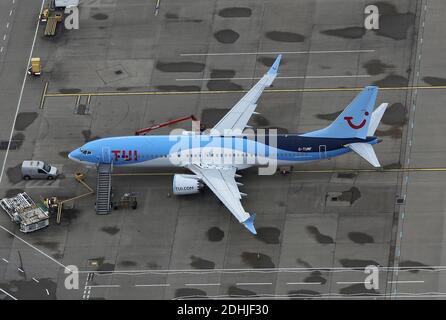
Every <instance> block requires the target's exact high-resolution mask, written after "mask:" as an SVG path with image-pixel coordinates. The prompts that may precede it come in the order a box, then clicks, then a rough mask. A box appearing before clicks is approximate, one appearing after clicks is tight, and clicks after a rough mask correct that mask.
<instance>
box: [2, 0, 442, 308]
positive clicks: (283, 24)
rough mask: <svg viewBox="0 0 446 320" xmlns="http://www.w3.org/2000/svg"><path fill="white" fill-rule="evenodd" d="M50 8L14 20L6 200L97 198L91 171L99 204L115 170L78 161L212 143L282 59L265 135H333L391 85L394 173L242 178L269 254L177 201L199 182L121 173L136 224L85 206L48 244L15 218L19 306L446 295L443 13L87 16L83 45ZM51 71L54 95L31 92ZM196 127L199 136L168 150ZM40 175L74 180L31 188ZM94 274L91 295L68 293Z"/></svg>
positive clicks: (9, 286) (345, 169) (398, 9)
mask: <svg viewBox="0 0 446 320" xmlns="http://www.w3.org/2000/svg"><path fill="white" fill-rule="evenodd" d="M41 6H42V3H39V2H32V3H28V2H27V3H24V2H22V1H20V0H15V1H12V0H10V1H9V3H7V2H4V3H3V4H1V5H0V50H1V52H0V97H1V100H2V104H1V110H2V117H0V161H1V162H0V165H2V166H3V167H2V171H1V175H0V196H2V197H4V196H11V195H14V194H16V193H18V192H20V191H22V190H24V191H26V192H27V193H28V194H30V195H31V196H32V197H33V198H34V199H36V200H38V199H40V198H44V197H48V196H57V197H60V198H70V197H74V196H76V195H80V194H82V193H84V192H85V190H84V187H83V186H82V185H80V184H79V183H77V182H76V181H75V180H74V178H73V174H74V173H75V172H76V171H78V170H83V171H84V172H85V173H86V183H87V184H89V185H90V186H92V187H93V188H95V186H96V172H95V170H94V169H91V168H90V169H85V168H81V167H79V165H78V164H76V163H74V162H72V161H70V160H69V159H68V158H67V154H68V153H69V151H71V150H73V149H75V148H77V147H79V146H81V145H82V144H84V143H85V142H87V141H91V140H93V139H97V138H103V137H108V136H120V135H132V134H133V133H134V132H135V131H136V130H137V129H140V128H144V127H148V126H151V125H154V124H157V123H161V122H165V121H167V120H171V119H175V118H179V117H183V116H187V115H191V114H193V115H195V116H196V117H197V118H199V119H200V120H201V121H202V122H203V123H204V124H205V125H206V126H207V127H212V126H213V125H214V124H215V123H216V122H217V121H218V120H219V119H220V118H221V117H222V116H223V115H224V114H225V112H227V110H229V109H230V108H231V107H232V106H233V105H234V104H235V103H236V102H237V101H238V100H239V99H240V98H241V96H242V95H243V92H245V91H246V90H249V88H250V87H251V86H252V85H253V84H254V83H255V82H256V80H257V78H259V77H261V76H262V75H263V73H264V72H265V71H266V70H267V69H268V67H269V66H270V65H271V63H272V62H273V60H274V58H275V56H276V55H277V54H278V53H282V54H283V62H282V64H281V66H280V74H279V77H278V78H277V79H276V81H275V82H274V84H273V87H272V88H270V89H269V90H267V91H266V92H265V93H264V94H263V96H262V98H261V99H260V100H259V104H258V108H257V111H258V112H260V115H255V116H253V118H252V119H251V121H250V124H251V125H252V126H253V127H255V128H277V129H278V130H279V132H306V131H310V130H315V129H318V128H321V127H324V126H326V125H328V124H329V123H330V121H332V120H334V119H335V118H336V116H337V115H338V113H339V112H340V111H341V110H342V109H343V108H344V107H345V106H346V105H348V103H349V102H350V101H351V100H352V99H353V97H354V96H355V94H356V93H357V92H358V91H359V90H361V88H362V87H364V86H367V85H378V86H379V87H380V88H381V90H380V92H379V96H378V99H377V105H379V104H380V103H383V102H388V103H389V106H390V107H389V108H388V110H387V111H386V114H385V115H384V118H383V121H382V123H381V125H380V127H379V128H378V131H377V135H378V136H380V137H382V138H383V142H382V143H380V144H379V145H377V146H376V148H375V150H376V153H377V154H378V157H379V159H380V162H381V164H382V165H383V167H384V169H383V170H382V171H379V170H374V169H371V168H370V166H369V165H368V164H367V163H365V162H364V161H363V160H362V159H361V158H359V157H358V156H356V155H354V154H348V155H345V156H342V157H338V158H335V159H330V160H326V161H322V162H314V163H308V164H304V165H299V166H296V167H294V168H293V171H292V172H291V173H289V174H287V175H280V174H276V175H272V176H258V175H257V171H256V170H254V169H249V170H247V171H245V172H242V175H243V177H242V178H241V179H240V181H241V182H243V184H244V186H243V187H241V191H242V192H245V193H247V194H248V197H246V198H244V200H243V205H244V207H245V209H246V210H247V211H249V212H255V213H257V220H256V227H257V230H258V236H256V237H253V236H252V235H250V234H249V233H248V232H247V231H246V230H245V229H244V227H243V226H242V225H240V224H239V223H237V222H236V221H235V219H234V218H233V217H232V216H231V215H230V213H229V212H228V211H227V210H226V209H225V207H224V206H223V205H222V204H220V203H219V202H218V201H217V199H216V198H215V196H214V195H212V194H211V192H210V191H208V190H207V191H205V192H204V193H202V194H198V195H191V196H184V197H176V196H173V195H171V194H172V176H173V174H174V173H175V172H182V170H177V171H172V170H157V171H150V172H149V171H134V170H124V169H122V170H120V171H116V170H115V175H114V176H113V190H114V195H115V197H116V198H117V197H119V196H121V195H122V194H123V193H126V192H134V193H136V195H137V197H138V208H137V209H136V210H132V209H120V210H113V211H112V212H111V213H110V214H109V215H105V216H100V215H96V214H95V211H94V201H95V198H94V196H90V197H85V198H83V199H80V200H78V201H76V202H75V206H74V208H73V209H68V210H64V211H63V214H62V220H61V223H60V224H57V223H56V218H55V217H53V216H52V217H51V221H50V226H49V227H48V228H46V229H43V230H40V231H37V232H34V233H30V234H23V233H21V232H20V231H19V230H18V226H16V225H15V224H14V223H13V222H11V221H10V220H9V217H8V216H7V215H6V214H0V299H85V300H87V299H91V300H93V299H188V298H212V299H219V298H238V299H242V298H253V297H256V298H259V299H261V298H277V299H332V298H343V299H406V298H409V299H414V298H416V299H419V298H433V297H434V298H444V297H445V295H446V291H445V290H444V286H445V285H446V283H445V281H444V280H443V277H442V274H443V273H444V272H445V271H446V270H445V269H446V267H445V263H444V261H443V260H444V257H443V246H444V244H445V240H444V239H443V237H444V236H443V235H444V233H445V232H446V229H445V227H444V198H445V197H444V191H443V190H446V188H445V187H444V182H443V180H444V179H443V175H444V174H445V173H444V171H446V169H445V167H446V163H445V161H444V159H443V157H442V154H444V152H446V147H444V146H443V139H442V134H443V127H444V124H443V117H442V113H444V111H443V108H442V104H441V102H442V101H443V99H444V98H443V97H444V96H445V94H446V92H445V91H446V90H445V89H446V65H445V63H444V59H443V56H442V54H441V52H442V51H443V48H444V45H445V43H444V42H445V40H444V39H443V38H442V34H441V32H440V30H442V26H443V25H444V24H445V22H444V19H442V16H441V12H443V11H444V7H445V6H446V4H444V3H443V2H442V1H439V0H430V1H426V0H423V1H422V0H418V1H415V0H405V1H385V2H384V1H382V2H378V3H377V6H378V8H379V11H380V14H381V16H380V29H379V30H366V29H364V27H363V23H364V17H365V16H364V7H365V6H366V3H365V2H364V1H354V0H343V1H310V0H307V1H298V2H297V1H290V0H274V1H273V0H265V1H252V0H242V1H218V0H213V1H210V0H196V1H191V2H188V4H187V5H185V4H184V1H178V0H176V1H171V0H169V1H168V0H161V2H160V8H159V9H158V10H155V3H147V1H141V0H132V1H128V0H107V1H95V2H81V4H80V7H79V9H80V21H79V29H78V30H67V29H64V27H63V25H60V26H59V29H58V32H57V35H56V36H55V37H54V38H46V37H44V35H43V29H44V25H42V24H40V25H39V24H37V25H36V23H37V17H38V15H39V10H40V9H41ZM3 34H5V35H6V36H5V38H4V40H2V39H3ZM1 48H3V49H1ZM35 56H38V57H40V58H41V60H42V62H43V73H42V76H41V77H37V78H34V77H30V76H28V75H26V70H27V67H28V65H29V59H30V57H35ZM428 108H429V109H428ZM426 109H427V110H428V112H426ZM180 127H182V128H184V129H187V130H189V129H190V124H189V123H182V124H176V125H174V126H172V127H169V128H162V129H159V130H157V131H155V132H154V133H153V134H167V133H169V131H170V130H171V129H174V128H180ZM8 146H9V148H8ZM29 159H36V160H44V161H47V162H49V163H51V164H53V165H56V166H57V167H58V168H59V169H60V170H61V171H62V172H63V175H62V176H61V177H60V178H59V179H57V180H55V181H38V180H31V181H26V182H25V181H24V180H22V178H21V175H20V164H21V162H22V161H23V160H29ZM369 265H373V266H377V267H378V271H379V273H378V280H377V281H378V282H377V283H376V284H375V286H374V288H372V289H368V288H367V287H366V286H365V285H364V281H365V280H366V278H367V276H368V273H366V272H365V270H364V269H365V268H366V267H367V266H369ZM74 268H76V270H77V271H78V272H76V273H75V275H77V276H78V278H79V286H78V288H75V289H67V287H66V279H67V275H69V273H70V270H73V269H74Z"/></svg>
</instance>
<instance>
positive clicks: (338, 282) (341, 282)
mask: <svg viewBox="0 0 446 320" xmlns="http://www.w3.org/2000/svg"><path fill="white" fill-rule="evenodd" d="M336 283H337V284H358V283H361V284H365V282H364V281H337V282H336Z"/></svg>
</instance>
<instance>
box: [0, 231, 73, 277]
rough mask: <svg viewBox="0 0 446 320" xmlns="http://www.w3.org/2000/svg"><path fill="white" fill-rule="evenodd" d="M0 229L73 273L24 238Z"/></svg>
mask: <svg viewBox="0 0 446 320" xmlns="http://www.w3.org/2000/svg"><path fill="white" fill-rule="evenodd" d="M0 229H2V230H3V231H5V232H7V233H9V234H10V235H11V236H13V237H14V238H16V239H18V240H20V241H22V242H23V243H24V244H26V245H27V246H29V247H31V248H32V249H34V250H36V251H37V252H39V253H40V254H42V255H43V256H45V257H47V258H48V259H50V260H51V261H53V262H54V263H56V264H57V265H59V266H60V267H62V268H64V269H65V270H68V271H70V272H71V270H70V269H69V268H67V267H66V266H65V265H63V264H62V263H60V262H59V261H57V260H56V259H54V258H53V257H50V256H49V255H47V254H46V253H45V252H43V251H42V250H40V249H38V248H36V247H35V246H33V245H32V244H30V243H29V242H27V241H25V240H23V239H22V238H20V237H19V236H18V235H16V234H14V233H12V232H11V231H9V230H8V229H6V228H5V227H3V226H1V225H0Z"/></svg>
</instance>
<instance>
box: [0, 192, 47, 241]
mask: <svg viewBox="0 0 446 320" xmlns="http://www.w3.org/2000/svg"><path fill="white" fill-rule="evenodd" d="M0 206H1V207H2V208H3V210H5V211H6V213H7V214H8V215H9V217H10V218H11V220H12V221H14V222H15V223H17V224H18V225H20V231H21V232H23V233H29V232H33V231H36V230H39V229H42V228H45V227H47V226H48V225H49V214H48V209H47V208H46V207H45V206H44V205H43V204H36V203H35V202H34V201H33V200H32V199H31V198H30V196H28V195H27V194H26V192H22V193H19V194H17V195H16V196H14V197H11V198H3V199H1V200H0Z"/></svg>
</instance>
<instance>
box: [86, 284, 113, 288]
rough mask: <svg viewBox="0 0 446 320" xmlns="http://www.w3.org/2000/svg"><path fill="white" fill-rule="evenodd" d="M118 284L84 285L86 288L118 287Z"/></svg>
mask: <svg viewBox="0 0 446 320" xmlns="http://www.w3.org/2000/svg"><path fill="white" fill-rule="evenodd" d="M120 286H121V285H119V284H109V285H97V286H86V288H119V287H120Z"/></svg>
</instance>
